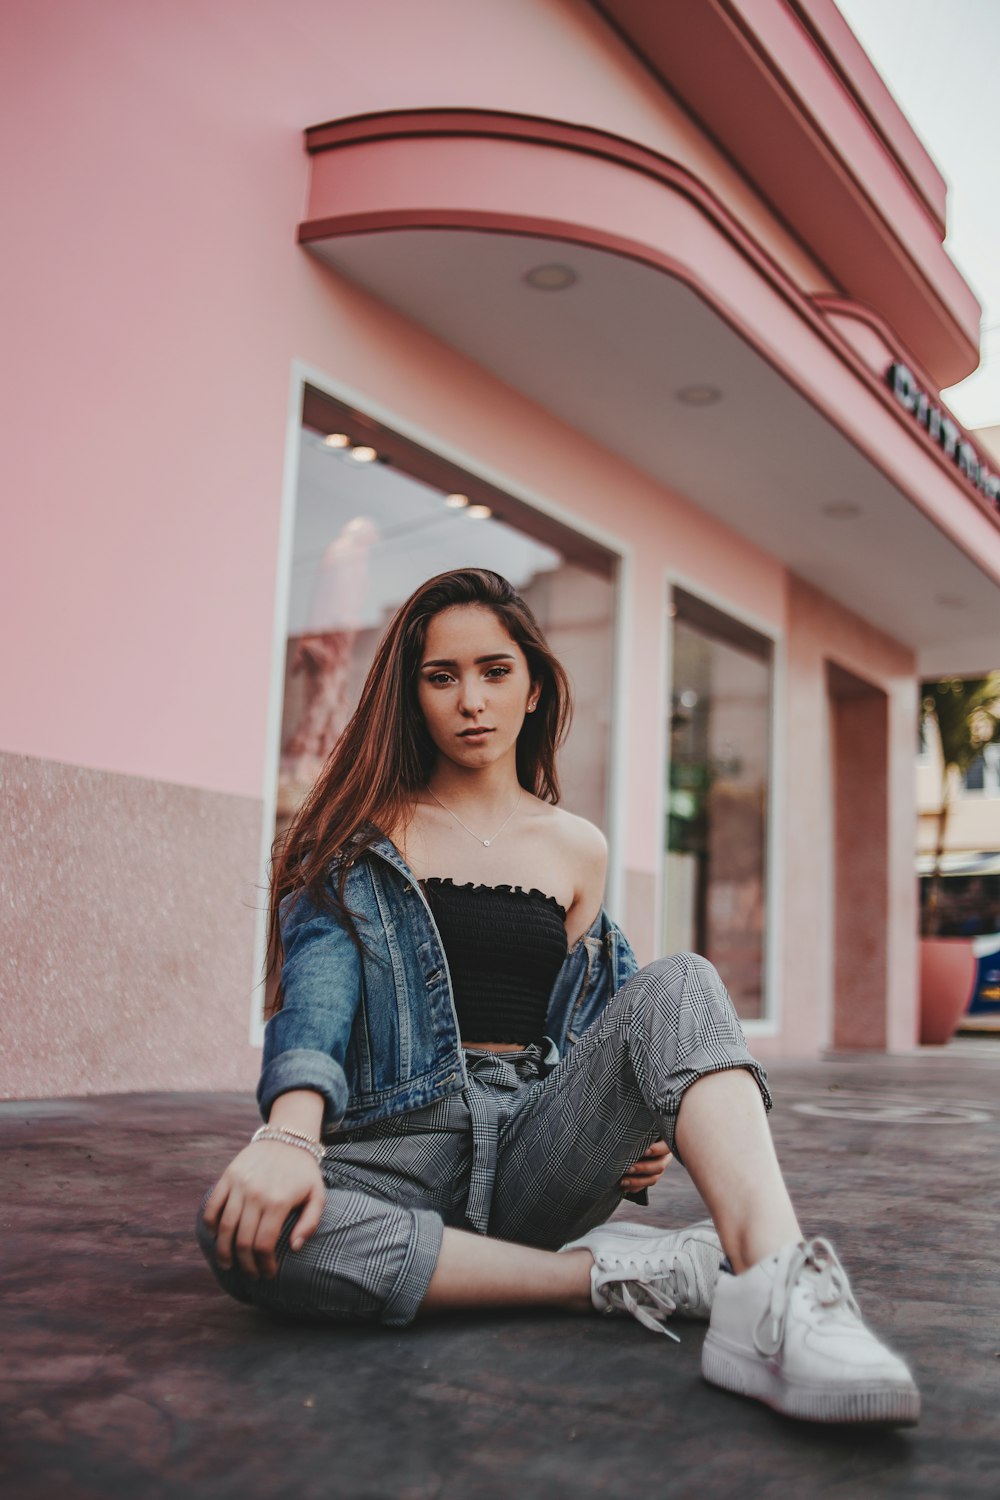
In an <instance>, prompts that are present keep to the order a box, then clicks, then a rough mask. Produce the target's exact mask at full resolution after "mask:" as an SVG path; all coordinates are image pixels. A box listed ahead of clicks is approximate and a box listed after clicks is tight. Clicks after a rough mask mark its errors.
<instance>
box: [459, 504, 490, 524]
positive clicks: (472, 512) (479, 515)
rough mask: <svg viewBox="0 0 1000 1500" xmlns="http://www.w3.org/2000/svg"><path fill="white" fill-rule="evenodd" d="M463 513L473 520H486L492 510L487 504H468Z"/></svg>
mask: <svg viewBox="0 0 1000 1500" xmlns="http://www.w3.org/2000/svg"><path fill="white" fill-rule="evenodd" d="M465 514H466V515H467V516H468V517H469V518H470V520H473V521H488V520H489V518H490V516H491V515H492V514H493V512H492V511H491V510H490V508H489V506H488V505H470V506H469V508H468V510H467V511H466V512H465Z"/></svg>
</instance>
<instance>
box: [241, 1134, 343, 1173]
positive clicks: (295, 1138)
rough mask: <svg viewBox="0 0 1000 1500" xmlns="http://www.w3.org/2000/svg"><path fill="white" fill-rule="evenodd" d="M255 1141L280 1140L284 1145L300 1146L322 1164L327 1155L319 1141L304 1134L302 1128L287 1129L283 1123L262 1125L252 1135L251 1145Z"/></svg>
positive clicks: (301, 1149)
mask: <svg viewBox="0 0 1000 1500" xmlns="http://www.w3.org/2000/svg"><path fill="white" fill-rule="evenodd" d="M254 1141H279V1142H280V1143H281V1144H282V1145H283V1146H298V1148H299V1150H300V1151H308V1152H309V1155H310V1156H311V1157H312V1158H313V1160H314V1161H316V1162H318V1163H319V1165H320V1166H322V1164H323V1160H324V1158H325V1156H326V1151H325V1149H324V1148H323V1147H322V1146H321V1145H320V1143H319V1141H314V1140H312V1139H310V1137H309V1136H307V1135H303V1134H302V1132H301V1131H300V1130H286V1129H285V1128H284V1126H282V1125H262V1126H261V1127H260V1129H259V1130H256V1131H254V1133H253V1135H252V1136H251V1137H250V1144H251V1146H252V1145H253V1143H254Z"/></svg>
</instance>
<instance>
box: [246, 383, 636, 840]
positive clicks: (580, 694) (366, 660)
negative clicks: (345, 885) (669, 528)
mask: <svg viewBox="0 0 1000 1500" xmlns="http://www.w3.org/2000/svg"><path fill="white" fill-rule="evenodd" d="M331 437H333V438H334V439H335V441H331V440H330V439H331ZM341 438H342V439H343V441H341ZM362 448H364V449H368V450H370V451H373V452H374V454H375V455H376V456H375V457H369V456H368V455H367V454H362V459H361V461H359V458H358V457H357V456H356V454H357V451H358V450H359V449H362ZM465 565H474V566H480V567H487V568H492V569H493V570H494V571H496V572H498V573H502V574H503V575H504V576H505V577H507V578H509V579H510V581H511V582H512V583H513V584H514V585H515V587H516V588H518V589H519V590H520V591H521V593H522V594H523V595H524V597H525V599H526V600H527V602H528V603H529V605H530V606H531V608H532V610H533V611H534V612H535V614H536V616H537V617H538V620H539V623H540V624H541V626H542V628H543V630H544V631H545V632H546V634H547V636H548V639H549V641H550V642H551V644H552V646H553V648H554V650H555V651H556V652H557V654H558V655H559V657H560V658H561V660H562V661H563V663H564V665H565V666H566V668H567V670H568V672H569V674H570V677H571V679H572V681H573V685H574V692H575V703H576V712H575V718H574V729H573V730H572V731H571V733H570V738H569V740H568V742H567V745H566V748H565V750H564V752H563V755H562V757H561V760H560V773H561V782H562V793H563V803H564V805H565V806H566V807H568V808H570V809H571V810H572V811H573V812H578V813H581V814H582V815H583V816H584V817H587V818H590V819H591V820H592V821H594V822H595V823H597V824H598V825H599V826H601V827H602V828H606V826H607V816H606V813H607V804H608V774H609V751H610V729H611V675H612V653H613V622H614V605H615V583H614V559H613V557H612V555H611V554H610V553H607V552H606V551H604V550H603V549H599V548H597V547H596V546H595V545H594V544H593V543H591V542H589V541H588V540H586V539H583V538H580V537H577V536H576V534H575V533H572V532H570V531H569V530H568V529H567V528H565V527H562V526H560V525H558V524H557V523H555V522H553V521H551V520H550V519H549V518H544V517H541V516H537V518H536V513H535V512H533V511H531V510H530V509H529V507H527V506H526V505H524V504H523V502H518V501H515V500H513V499H512V498H510V497H505V496H500V495H498V494H497V492H496V491H495V490H490V491H487V490H486V489H485V488H484V486H483V485H482V484H477V482H476V481H474V480H473V479H472V477H471V476H469V475H467V474H465V473H463V472H461V471H458V470H455V469H453V468H452V467H451V466H449V465H448V464H446V463H445V462H444V461H443V460H441V459H440V458H438V457H436V456H435V455H433V454H429V453H427V452H426V451H424V450H421V449H419V448H417V447H416V446H415V445H414V444H413V443H412V442H409V441H407V440H405V439H403V438H401V437H399V435H398V434H393V433H390V432H388V431H386V430H385V429H383V428H380V427H378V425H377V424H375V423H374V422H372V421H371V419H368V418H365V417H363V416H362V415H361V414H359V413H357V412H354V411H352V410H351V409H349V408H347V407H345V406H343V405H342V404H341V403H338V402H334V401H332V400H330V399H329V398H327V397H326V396H324V395H322V394H321V393H320V392H318V391H314V390H312V389H311V388H307V392H306V399H305V407H304V421H303V427H302V431H301V434H300V452H299V482H298V493H297V497H296V511H295V526H294V541H293V561H292V576H291V594H290V601H289V619H288V640H287V651H286V657H285V677H284V700H283V720H282V727H281V757H280V768H279V784H278V796H277V820H276V831H279V832H280V831H281V830H282V829H283V828H284V827H286V826H287V823H288V821H289V819H290V818H291V816H292V814H293V813H294V812H295V810H296V808H297V807H298V806H299V805H300V803H301V801H302V799H303V797H304V796H305V794H306V792H307V791H308V790H309V788H310V786H311V785H312V783H313V782H314V781H315V779H316V777H317V776H318V774H319V772H320V770H321V768H322V766H323V763H324V761H325V760H326V758H327V756H328V755H329V753H330V751H331V750H332V749H333V747H334V745H335V744H336V742H337V740H338V738H339V736H340V734H341V733H342V732H343V729H344V727H345V725H346V723H347V721H348V719H349V717H350V715H351V714H352V713H353V711H354V708H355V706H356V704H357V701H358V697H359V694H360V690H361V686H362V684H363V682H364V678H365V675H366V673H367V671H368V667H369V665H370V663H371V660H372V656H373V654H374V648H375V645H376V643H377V641H378V639H379V637H380V636H381V634H382V631H383V630H384V628H385V626H386V624H387V623H388V621H389V618H390V616H391V615H392V613H393V611H394V610H395V609H396V607H397V606H398V605H399V604H401V603H402V601H403V600H404V599H405V598H406V597H407V595H408V594H410V593H411V592H412V590H413V589H414V588H415V587H416V586H417V585H418V584H419V583H421V582H423V581H424V580H425V579H427V578H430V577H431V576H433V575H434V574H435V573H442V572H445V571H446V570H447V569H449V568H455V567H461V566H465Z"/></svg>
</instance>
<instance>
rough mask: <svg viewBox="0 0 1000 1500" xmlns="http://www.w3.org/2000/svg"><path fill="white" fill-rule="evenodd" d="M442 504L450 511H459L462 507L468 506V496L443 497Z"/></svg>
mask: <svg viewBox="0 0 1000 1500" xmlns="http://www.w3.org/2000/svg"><path fill="white" fill-rule="evenodd" d="M444 503H445V505H449V506H450V507H451V509H452V510H461V509H462V508H463V506H466V505H468V503H469V497H468V495H445V497H444Z"/></svg>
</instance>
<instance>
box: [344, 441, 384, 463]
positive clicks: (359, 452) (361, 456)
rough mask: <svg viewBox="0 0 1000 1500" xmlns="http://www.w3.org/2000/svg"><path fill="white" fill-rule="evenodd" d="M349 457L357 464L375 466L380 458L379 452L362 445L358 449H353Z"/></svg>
mask: <svg viewBox="0 0 1000 1500" xmlns="http://www.w3.org/2000/svg"><path fill="white" fill-rule="evenodd" d="M348 457H349V458H353V460H354V462H355V463H356V464H373V463H374V462H375V460H376V459H377V458H378V450H377V449H376V448H369V447H367V446H366V445H365V444H364V443H360V444H359V445H358V447H357V448H352V449H351V451H350V453H349V454H348Z"/></svg>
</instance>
